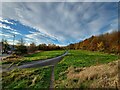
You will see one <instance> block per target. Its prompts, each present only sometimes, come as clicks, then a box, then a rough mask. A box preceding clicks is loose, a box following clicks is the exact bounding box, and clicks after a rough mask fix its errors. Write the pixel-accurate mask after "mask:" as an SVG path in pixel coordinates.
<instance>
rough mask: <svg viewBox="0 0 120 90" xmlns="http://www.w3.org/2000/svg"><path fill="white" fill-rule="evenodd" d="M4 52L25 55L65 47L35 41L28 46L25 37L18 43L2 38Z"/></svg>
mask: <svg viewBox="0 0 120 90" xmlns="http://www.w3.org/2000/svg"><path fill="white" fill-rule="evenodd" d="M1 43H2V52H3V53H8V51H12V52H14V53H15V54H17V55H24V54H28V53H34V52H36V51H40V50H41V51H50V50H62V49H64V48H63V47H60V46H57V45H55V44H48V45H47V44H39V45H36V44H35V43H34V42H32V43H30V45H28V46H26V45H25V41H24V39H23V38H21V39H20V40H19V42H18V43H17V44H16V45H14V46H13V45H10V44H8V42H7V40H4V39H2V42H1Z"/></svg>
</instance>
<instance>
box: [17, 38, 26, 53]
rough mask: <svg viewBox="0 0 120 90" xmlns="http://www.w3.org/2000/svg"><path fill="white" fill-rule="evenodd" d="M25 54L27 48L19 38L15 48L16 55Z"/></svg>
mask: <svg viewBox="0 0 120 90" xmlns="http://www.w3.org/2000/svg"><path fill="white" fill-rule="evenodd" d="M26 53H27V47H26V46H25V42H24V40H23V39H22V38H21V39H20V40H19V42H18V44H17V46H16V54H19V55H23V54H26Z"/></svg>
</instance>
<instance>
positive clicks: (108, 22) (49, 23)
mask: <svg viewBox="0 0 120 90" xmlns="http://www.w3.org/2000/svg"><path fill="white" fill-rule="evenodd" d="M2 11H3V16H2V17H3V18H5V19H13V20H17V21H19V22H20V23H21V24H22V25H24V26H28V27H30V28H32V29H34V30H33V31H32V32H31V31H30V28H29V30H28V28H26V29H27V30H28V32H27V30H26V33H25V34H23V37H26V38H28V39H29V40H30V39H31V40H32V39H33V41H36V42H38V43H55V44H60V45H62V44H64V45H67V44H69V43H74V42H78V41H81V40H83V39H85V38H87V37H90V36H91V35H96V34H102V33H105V32H110V30H111V31H114V30H115V29H116V28H117V24H118V22H115V20H116V19H117V18H118V5H117V3H115V2H114V3H113V2H109V3H103V2H99V3H98V2H38V3H36V2H18V3H17V2H16V3H15V2H12V3H10V2H9V3H7V2H6V3H3V10H2ZM22 28H23V27H22ZM24 28H25V27H24ZM19 31H22V29H19ZM22 32H24V31H22Z"/></svg>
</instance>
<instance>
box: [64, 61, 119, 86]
mask: <svg viewBox="0 0 120 90" xmlns="http://www.w3.org/2000/svg"><path fill="white" fill-rule="evenodd" d="M118 61H119V60H118ZM118 61H114V62H111V63H108V64H102V65H96V66H90V67H85V68H74V67H72V66H71V67H69V68H68V70H67V79H66V80H63V81H62V83H63V85H64V87H66V88H80V87H82V88H83V87H86V88H88V87H89V88H118V87H119V83H118V81H119V79H118V72H120V69H118Z"/></svg>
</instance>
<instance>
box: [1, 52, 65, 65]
mask: <svg viewBox="0 0 120 90" xmlns="http://www.w3.org/2000/svg"><path fill="white" fill-rule="evenodd" d="M64 52H65V51H63V50H56V51H42V52H38V53H35V54H31V55H25V56H23V57H20V58H11V59H9V58H8V59H6V60H4V61H3V62H2V64H6V63H18V64H21V63H23V62H30V61H33V60H45V59H49V58H53V57H57V56H59V55H62V54H63V53H64Z"/></svg>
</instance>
